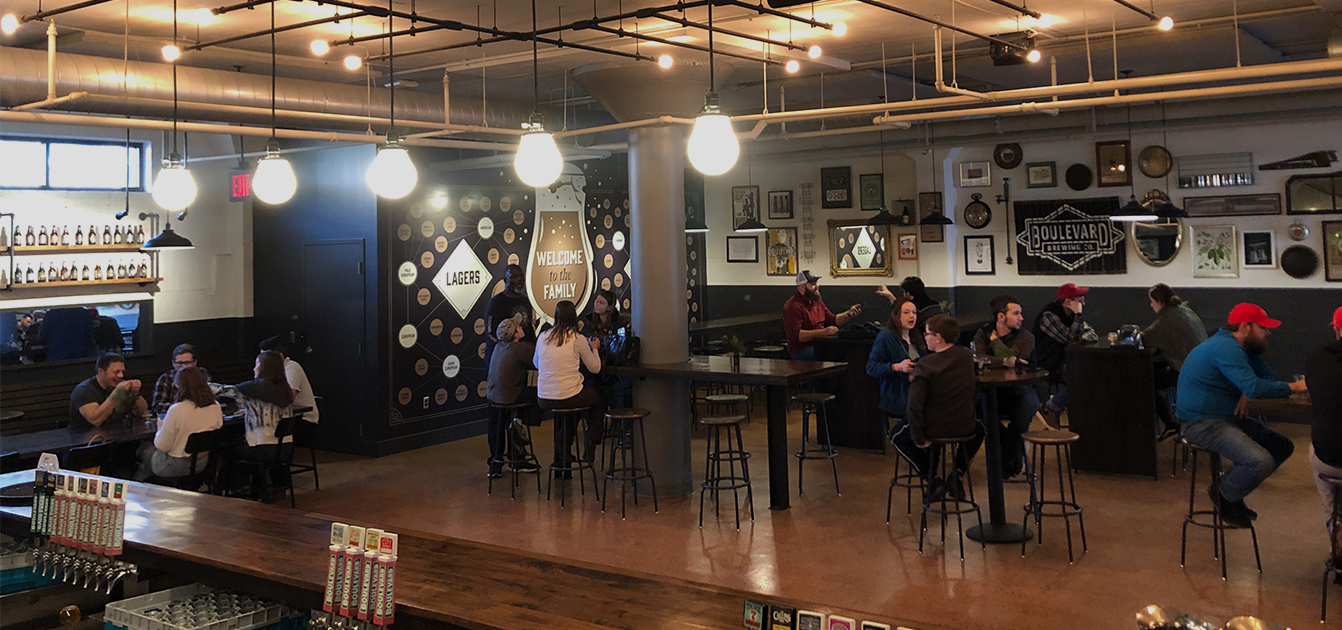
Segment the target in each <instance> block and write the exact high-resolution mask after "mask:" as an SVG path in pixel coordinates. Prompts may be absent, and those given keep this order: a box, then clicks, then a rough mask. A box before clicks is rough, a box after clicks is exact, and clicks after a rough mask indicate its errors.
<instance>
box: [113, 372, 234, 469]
mask: <svg viewBox="0 0 1342 630" xmlns="http://www.w3.org/2000/svg"><path fill="white" fill-rule="evenodd" d="M179 347H180V346H179ZM172 391H173V395H174V396H175V397H176V398H177V401H176V402H175V403H173V404H172V405H171V406H169V407H168V411H167V415H165V416H164V417H163V418H161V419H160V420H159V421H158V432H157V433H155V434H154V442H153V445H152V446H150V447H149V448H147V449H145V450H144V451H143V452H142V453H141V460H140V470H139V472H137V473H136V474H135V480H136V481H144V480H145V479H148V478H149V477H150V476H151V475H152V476H155V477H164V478H172V477H185V476H187V475H189V474H191V456H190V455H188V454H187V452H186V441H187V438H190V437H191V435H192V434H193V433H202V432H205V431H213V430H215V429H218V428H220V427H222V426H224V413H223V411H222V409H221V408H220V406H219V402H218V401H216V400H215V399H214V393H213V392H211V391H210V383H209V381H207V380H206V379H205V371H204V370H202V369H200V368H197V367H193V366H184V367H179V368H177V369H176V370H173V390H172ZM209 457H210V454H209V453H201V454H199V455H197V456H196V470H197V471H201V470H205V465H206V464H208V463H209V461H210V459H209Z"/></svg>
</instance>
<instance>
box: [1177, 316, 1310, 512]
mask: <svg viewBox="0 0 1342 630" xmlns="http://www.w3.org/2000/svg"><path fill="white" fill-rule="evenodd" d="M1226 321H1227V323H1226V325H1225V326H1223V327H1222V328H1221V330H1219V331H1217V332H1216V334H1215V335H1212V336H1211V337H1210V338H1208V339H1207V340H1206V341H1204V342H1202V343H1201V344H1198V346H1197V347H1196V348H1193V351H1192V352H1189V353H1188V358H1187V359H1184V365H1183V369H1182V370H1180V371H1179V399H1178V402H1177V403H1176V405H1177V408H1176V413H1175V415H1176V416H1178V418H1179V420H1180V433H1181V434H1182V435H1183V436H1184V439H1185V440H1188V442H1189V443H1191V444H1193V445H1195V446H1199V447H1202V448H1207V449H1211V450H1213V451H1216V452H1217V453H1220V454H1221V455H1222V456H1223V457H1225V458H1226V459H1228V460H1230V461H1231V462H1233V463H1232V465H1231V466H1230V468H1229V469H1228V470H1226V471H1225V474H1223V475H1222V476H1221V490H1220V492H1217V491H1216V489H1215V486H1212V487H1211V488H1208V494H1209V495H1210V496H1211V500H1212V505H1213V506H1214V507H1215V508H1216V511H1217V512H1218V513H1219V514H1220V515H1221V518H1222V519H1224V520H1225V521H1226V522H1227V523H1230V524H1232V525H1236V526H1239V527H1248V526H1249V525H1250V521H1252V520H1253V519H1254V518H1256V517H1257V516H1258V515H1257V513H1255V512H1254V511H1253V510H1251V509H1249V507H1248V506H1247V505H1245V504H1244V497H1246V496H1248V494H1249V493H1250V492H1253V490H1254V488H1257V487H1258V484H1261V483H1263V480H1265V479H1267V478H1268V476H1269V475H1271V474H1272V473H1273V471H1275V470H1277V467H1278V466H1281V464H1282V462H1285V461H1286V459H1287V458H1288V457H1290V456H1291V453H1293V452H1294V451H1295V445H1294V444H1292V443H1291V439H1290V438H1288V437H1286V436H1284V435H1282V434H1280V433H1277V432H1276V431H1273V430H1272V429H1270V428H1268V426H1267V424H1266V423H1264V422H1263V421H1262V420H1259V419H1254V418H1249V417H1247V415H1246V410H1247V408H1248V402H1249V399H1251V398H1285V397H1287V396H1289V395H1291V393H1292V392H1303V391H1307V389H1306V386H1305V381H1303V380H1301V381H1297V382H1294V383H1283V382H1281V381H1278V380H1277V379H1276V377H1275V376H1273V374H1272V368H1270V367H1268V365H1267V361H1266V360H1264V359H1263V353H1264V352H1266V351H1267V339H1268V337H1269V336H1270V335H1271V334H1272V329H1274V328H1276V327H1278V326H1280V325H1281V321H1280V320H1276V319H1272V318H1270V317H1268V316H1267V311H1265V310H1263V308H1262V307H1261V306H1258V305H1257V304H1247V303H1245V304H1237V305H1236V306H1235V308H1233V309H1231V311H1230V316H1229V317H1228V318H1227V319H1226Z"/></svg>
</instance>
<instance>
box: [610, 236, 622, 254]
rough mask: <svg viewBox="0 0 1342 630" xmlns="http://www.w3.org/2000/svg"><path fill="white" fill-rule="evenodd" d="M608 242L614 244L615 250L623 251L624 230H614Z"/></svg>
mask: <svg viewBox="0 0 1342 630" xmlns="http://www.w3.org/2000/svg"><path fill="white" fill-rule="evenodd" d="M610 244H611V245H614V246H615V251H617V252H622V251H624V232H616V233H615V235H614V236H612V237H610Z"/></svg>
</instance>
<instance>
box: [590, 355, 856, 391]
mask: <svg viewBox="0 0 1342 630" xmlns="http://www.w3.org/2000/svg"><path fill="white" fill-rule="evenodd" d="M847 367H848V364H847V363H834V362H830V361H789V360H786V359H757V358H752V357H741V363H740V365H739V366H737V367H733V366H732V358H731V357H730V356H726V355H723V356H705V355H695V356H692V357H690V360H689V361H685V362H684V363H659V364H655V365H623V366H617V367H613V368H611V372H612V373H613V374H616V375H618V376H635V377H649V378H672V379H681V380H692V381H714V382H718V383H740V384H744V385H796V384H798V383H805V382H807V381H812V380H815V379H817V378H824V377H827V376H836V375H839V374H842V373H843V372H844V370H846V369H847Z"/></svg>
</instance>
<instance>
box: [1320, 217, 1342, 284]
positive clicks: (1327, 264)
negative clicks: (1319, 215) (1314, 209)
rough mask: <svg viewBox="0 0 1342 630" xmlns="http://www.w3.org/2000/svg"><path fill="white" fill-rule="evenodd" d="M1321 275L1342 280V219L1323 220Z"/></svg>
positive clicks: (1328, 278) (1330, 279)
mask: <svg viewBox="0 0 1342 630" xmlns="http://www.w3.org/2000/svg"><path fill="white" fill-rule="evenodd" d="M1323 277H1324V278H1325V279H1327V280H1328V281H1329V282H1342V221H1324V222H1323Z"/></svg>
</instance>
